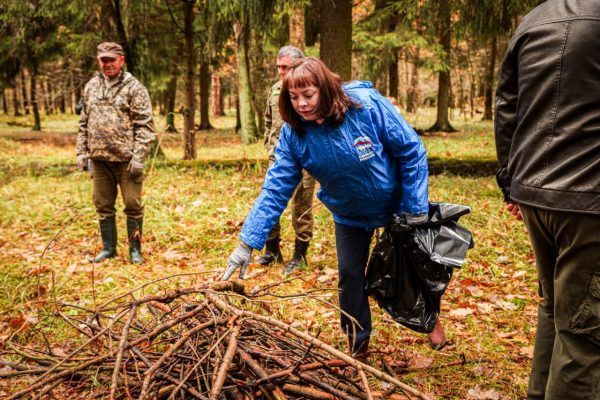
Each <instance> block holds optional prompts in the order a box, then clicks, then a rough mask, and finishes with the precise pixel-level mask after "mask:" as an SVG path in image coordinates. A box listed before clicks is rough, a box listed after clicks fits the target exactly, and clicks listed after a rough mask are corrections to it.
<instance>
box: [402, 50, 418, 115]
mask: <svg viewBox="0 0 600 400" xmlns="http://www.w3.org/2000/svg"><path fill="white" fill-rule="evenodd" d="M420 64H421V49H420V47H419V46H415V47H414V48H413V52H412V69H411V73H410V84H409V86H408V90H407V91H406V111H407V112H409V113H415V112H417V109H418V108H419V101H420V97H421V96H420V91H419V65H420Z"/></svg>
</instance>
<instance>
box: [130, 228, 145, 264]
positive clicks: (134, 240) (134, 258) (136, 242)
mask: <svg viewBox="0 0 600 400" xmlns="http://www.w3.org/2000/svg"><path fill="white" fill-rule="evenodd" d="M143 224H144V222H143V220H142V219H129V218H128V219H127V237H128V238H129V257H130V258H131V262H132V263H134V264H141V263H143V262H144V258H143V257H142V225H143Z"/></svg>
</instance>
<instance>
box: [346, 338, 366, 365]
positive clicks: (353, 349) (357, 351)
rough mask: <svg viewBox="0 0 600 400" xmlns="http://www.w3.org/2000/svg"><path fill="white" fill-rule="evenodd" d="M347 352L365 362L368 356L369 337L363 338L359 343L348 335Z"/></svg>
mask: <svg viewBox="0 0 600 400" xmlns="http://www.w3.org/2000/svg"><path fill="white" fill-rule="evenodd" d="M355 344H357V346H355ZM348 352H349V353H350V355H351V356H352V358H354V359H355V360H357V361H360V362H361V363H363V364H364V363H366V362H367V358H368V356H369V338H367V339H365V340H363V341H362V342H361V343H354V341H353V339H352V338H351V337H350V336H348Z"/></svg>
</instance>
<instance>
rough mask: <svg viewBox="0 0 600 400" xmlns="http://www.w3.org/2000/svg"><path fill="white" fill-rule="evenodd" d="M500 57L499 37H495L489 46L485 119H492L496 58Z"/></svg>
mask: <svg viewBox="0 0 600 400" xmlns="http://www.w3.org/2000/svg"><path fill="white" fill-rule="evenodd" d="M497 57H498V42H497V38H496V36H495V35H494V37H493V38H492V39H491V40H490V48H489V59H488V69H487V74H486V79H485V100H484V102H483V104H484V110H483V120H484V121H491V120H492V115H493V110H492V101H493V96H494V94H493V92H494V72H495V71H496V59H497Z"/></svg>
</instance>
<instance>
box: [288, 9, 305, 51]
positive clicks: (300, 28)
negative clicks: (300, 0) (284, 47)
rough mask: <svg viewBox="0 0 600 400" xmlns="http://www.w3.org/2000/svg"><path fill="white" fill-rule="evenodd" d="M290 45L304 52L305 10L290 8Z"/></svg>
mask: <svg viewBox="0 0 600 400" xmlns="http://www.w3.org/2000/svg"><path fill="white" fill-rule="evenodd" d="M290 8H291V9H290V45H292V46H296V47H297V48H299V49H301V50H304V8H303V7H299V6H298V5H293V6H291V7H290Z"/></svg>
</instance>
